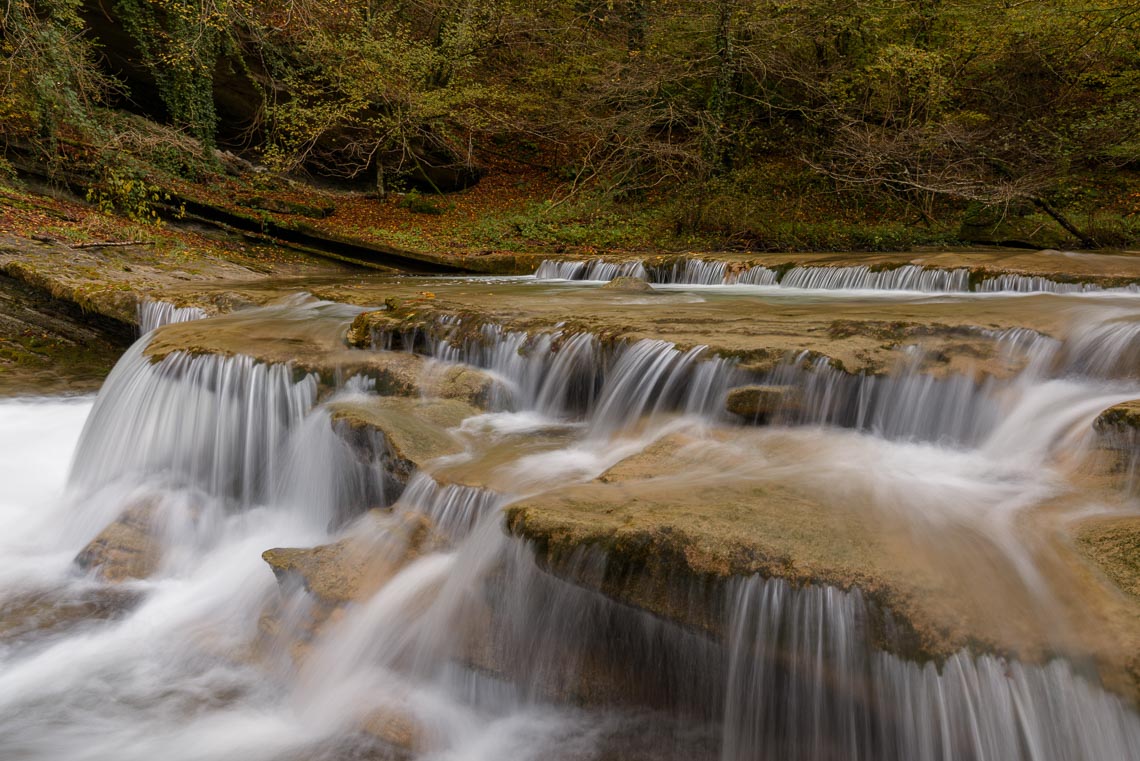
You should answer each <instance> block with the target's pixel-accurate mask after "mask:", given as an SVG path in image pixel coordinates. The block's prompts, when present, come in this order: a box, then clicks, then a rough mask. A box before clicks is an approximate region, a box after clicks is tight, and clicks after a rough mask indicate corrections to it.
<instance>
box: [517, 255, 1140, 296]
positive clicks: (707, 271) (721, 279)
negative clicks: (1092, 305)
mask: <svg viewBox="0 0 1140 761" xmlns="http://www.w3.org/2000/svg"><path fill="white" fill-rule="evenodd" d="M619 275H621V276H629V277H637V278H641V279H643V280H648V281H650V282H652V283H660V284H666V285H762V286H778V287H780V288H798V289H805V290H831V291H838V290H871V291H904V292H915V293H971V292H977V293H1058V294H1071V293H1108V294H1137V293H1140V285H1137V284H1130V285H1124V286H1116V287H1104V286H1100V285H1096V284H1094V283H1063V282H1059V281H1056V280H1051V279H1049V278H1047V277H1043V276H1033V275H1008V274H1007V275H1000V276H997V277H991V278H985V279H983V280H982V281H981V282H979V283H976V284H975V286H973V287H971V284H970V270H969V269H967V268H965V267H959V268H956V269H952V270H946V269H937V268H930V267H923V266H920V265H917V264H904V265H899V266H896V267H885V268H882V269H872V268H871V267H870V266H867V265H857V266H845V267H829V266H797V267H793V268H791V269H789V270H788V271H787V272H785V273H784V274H783V276H782V277H781V276H780V274H779V272H778V271H777V270H773V269H769V268H768V267H765V266H763V265H753V266H750V267H748V268H746V269H744V270H741V271H737V270H734V269H732V268H731V267H730V266H729V265H728V263H727V262H724V261H718V260H710V259H680V260H677V261H675V262H674V263H672V264H667V265H653V266H646V265H644V264H643V263H642V262H624V263H621V264H618V263H613V262H604V261H601V260H589V261H586V260H580V261H555V260H551V259H548V260H546V261H544V262H542V263H541V264H540V265H539V267H538V270H537V271H536V272H535V277H536V278H537V279H539V280H599V281H600V280H612V279H613V278H615V277H618V276H619Z"/></svg>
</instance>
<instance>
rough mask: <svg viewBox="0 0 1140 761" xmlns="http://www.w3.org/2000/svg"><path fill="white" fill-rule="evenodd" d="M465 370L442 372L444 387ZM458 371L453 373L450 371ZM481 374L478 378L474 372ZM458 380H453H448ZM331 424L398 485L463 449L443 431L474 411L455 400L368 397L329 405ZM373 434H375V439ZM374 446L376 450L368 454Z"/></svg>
mask: <svg viewBox="0 0 1140 761" xmlns="http://www.w3.org/2000/svg"><path fill="white" fill-rule="evenodd" d="M464 369H465V368H448V371H447V376H448V377H446V378H444V379H443V382H444V383H448V384H451V386H452V389H451V390H452V391H454V390H455V388H456V387H459V388H462V384H463V382H464V381H465V380H466V381H470V382H475V383H477V382H478V379H477V378H465V377H464V376H466V375H467V374H466V373H464V372H463V370H464ZM452 371H458V372H452ZM476 375H481V374H476ZM454 376H458V377H454ZM329 411H330V412H331V413H332V419H333V423H334V424H336V425H341V426H345V427H347V428H348V429H349V431H348V433H349V434H350V435H351V437H352V441H353V442H354V444H355V445H356V446H358V447H361V448H363V450H364V451H363V454H364V456H365V457H366V458H367V459H372V460H375V459H380V460H383V461H384V462H385V464H386V466H387V468H388V470H389V471H390V472H391V473H392V475H393V477H394V478H395V479H396V480H397V481H398V482H399V483H400V484H401V485H402V484H406V483H407V481H408V478H410V477H411V475H412V473H414V472H415V471H417V470H420V469H422V468H423V467H424V465H426V464H427V463H428V462H430V461H432V460H434V459H436V458H439V457H444V456H447V455H453V454H458V453H460V452H462V451H463V444H462V443H461V442H460V441H459V440H458V439H457V438H456V437H455V436H453V435H452V434H451V433H450V432H449V429H451V428H454V427H456V426H458V425H459V424H460V423H461V422H462V421H463V420H464V419H466V418H468V417H471V416H472V415H475V414H477V413H478V410H477V409H475V408H474V407H472V406H470V405H468V404H466V403H464V402H461V401H458V400H456V399H433V400H420V399H408V398H406V397H373V398H368V399H365V400H362V401H347V402H333V403H332V404H330V405H329ZM374 434H379V438H377V437H376V436H375V435H374ZM377 446H381V447H383V450H382V451H379V452H376V451H368V450H370V449H375V448H376V447H377Z"/></svg>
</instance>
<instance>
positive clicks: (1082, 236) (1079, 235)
mask: <svg viewBox="0 0 1140 761" xmlns="http://www.w3.org/2000/svg"><path fill="white" fill-rule="evenodd" d="M1030 200H1032V201H1033V203H1034V205H1035V206H1037V208H1039V209H1041V211H1043V212H1045V213H1046V214H1048V215H1049V216H1050V217H1052V218H1053V219H1054V220H1055V221H1056V222H1057V224H1059V225H1060V226H1061V227H1063V228H1065V230H1066V231H1068V232H1069V233H1070V234H1071V235H1072V236H1073V237H1075V238H1076V239H1077V240H1079V241H1080V242H1081V245H1082V246H1084V247H1085V248H1100V244H1099V243H1097V242H1096V240H1095V239H1093V238H1092V237H1090V236H1089V235H1088V234H1087V233H1083V232H1081V231H1080V230H1078V229H1077V227H1076V225H1074V224H1073V223H1072V222H1070V221H1069V220H1068V219H1066V218H1065V216H1064V215H1063V214H1061V212H1059V211H1057V210H1056V209H1055V208H1053V205H1052V204H1051V203H1049V202H1048V201H1046V200H1045V199H1044V198H1040V197H1034V198H1032V199H1030Z"/></svg>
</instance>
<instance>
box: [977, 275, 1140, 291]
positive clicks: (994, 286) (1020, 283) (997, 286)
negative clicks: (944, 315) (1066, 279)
mask: <svg viewBox="0 0 1140 761" xmlns="http://www.w3.org/2000/svg"><path fill="white" fill-rule="evenodd" d="M978 290H979V291H981V292H982V293H999V292H1014V293H1098V292H1107V293H1140V285H1135V284H1133V285H1126V286H1119V287H1112V288H1105V287H1103V286H1100V285H1095V284H1093V283H1062V282H1058V281H1056V280H1050V279H1049V278H1046V277H1041V276H1031V275H999V276H997V277H991V278H986V279H985V280H983V281H982V282H981V283H980V284H979V285H978Z"/></svg>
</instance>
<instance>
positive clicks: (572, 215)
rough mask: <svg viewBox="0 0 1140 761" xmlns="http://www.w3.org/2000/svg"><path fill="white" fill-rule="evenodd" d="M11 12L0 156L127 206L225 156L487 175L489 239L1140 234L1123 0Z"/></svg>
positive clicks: (817, 240)
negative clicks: (492, 201)
mask: <svg viewBox="0 0 1140 761" xmlns="http://www.w3.org/2000/svg"><path fill="white" fill-rule="evenodd" d="M0 23H2V34H3V39H2V48H0V138H2V140H3V160H2V162H0V171H2V172H3V173H4V174H5V175H7V176H9V177H17V176H34V177H37V178H39V179H40V180H41V181H43V180H46V181H48V182H64V183H67V184H69V185H71V186H79V187H80V188H81V189H83V188H86V195H87V198H88V200H93V201H95V202H97V203H98V204H100V205H101V206H103V207H106V208H109V209H115V210H118V211H120V212H123V213H125V214H127V215H128V216H135V217H140V218H146V217H148V216H149V215H150V214H151V211H150V208H149V205H150V203H151V201H153V200H155V199H157V198H161V197H162V195H163V194H164V191H165V189H166V188H168V187H169V186H170V185H171V183H172V182H188V183H190V184H192V185H199V186H209V185H210V183H211V182H214V181H215V180H216V178H217V177H219V176H221V175H223V174H225V172H226V162H227V161H229V162H230V163H231V164H233V163H234V162H237V163H238V164H240V166H242V167H245V168H246V169H248V168H251V167H252V168H254V169H256V170H257V171H258V172H262V173H276V174H282V175H285V176H288V177H290V178H293V179H294V180H295V181H297V182H302V183H309V184H311V185H313V186H314V187H320V188H325V189H332V190H336V191H345V192H351V193H355V194H367V195H370V196H374V197H376V198H380V199H385V198H386V199H389V200H391V199H393V198H398V199H400V200H399V202H400V203H402V204H404V205H405V206H407V207H409V208H411V209H412V210H413V211H416V210H419V211H421V212H423V213H427V214H432V213H441V212H446V210H447V209H448V208H449V207H448V203H447V201H446V198H447V195H446V194H450V193H453V192H455V191H461V190H467V191H468V192H471V193H478V192H480V190H479V188H480V184H481V183H484V182H485V181H486V180H487V179H488V178H499V180H500V186H499V187H500V188H503V187H505V188H507V191H506V195H507V196H508V197H507V199H506V201H505V206H504V208H505V211H502V212H501V216H502V219H501V220H498V227H496V226H495V225H496V222H495V221H491V220H485V221H484V224H483V225H482V226H481V227H480V228H479V229H478V230H474V229H470V230H464V231H460V232H458V233H457V234H458V235H475V234H477V233H478V234H480V235H483V236H484V237H485V238H487V239H488V240H489V243H490V244H491V245H495V244H502V245H507V244H508V243H509V241H508V240H507V238H512V237H513V238H514V239H515V240H514V244H515V245H517V244H518V243H519V241H523V242H526V243H530V244H534V245H541V244H546V243H569V244H575V243H580V242H582V241H583V240H586V239H592V240H596V241H600V242H601V243H602V244H607V243H608V244H610V245H613V246H615V247H622V246H626V247H629V246H634V247H636V246H642V247H657V248H662V247H664V248H668V247H670V246H676V245H677V244H678V242H682V243H683V244H687V245H692V246H703V247H706V248H725V249H749V250H758V251H763V250H823V249H853V250H862V249H866V250H875V249H898V248H906V247H908V246H913V245H917V244H924V243H925V244H934V245H952V244H956V243H1007V244H1011V245H1024V246H1031V247H1037V248H1044V247H1050V246H1052V247H1061V246H1073V247H1085V248H1093V247H1127V246H1129V245H1133V244H1134V243H1135V241H1136V240H1137V238H1138V237H1140V3H1136V2H1119V1H1114V0H1022V1H1019V2H988V1H983V0H846V1H842V2H832V1H825V0H710V1H707V2H698V1H697V0H610V1H609V2H601V1H600V0H555V1H554V2H548V3H533V2H523V1H522V0H407V1H398V2H386V1H381V0H369V1H368V2H333V1H332V0H290V1H288V2H285V1H283V0H270V1H269V2H253V1H252V0H99V1H93V0H39V1H38V2H30V1H28V0H12V1H11V2H9V3H8V4H7V7H6V11H5V13H4V16H3V19H2V21H0ZM515 175H518V176H520V177H527V178H539V179H538V185H539V187H540V189H539V190H537V191H528V192H519V193H518V194H517V196H518V197H511V193H510V188H511V187H512V186H511V185H510V183H509V178H511V177H513V176H515ZM503 178H508V182H506V183H505V184H504V183H503V182H502V180H503ZM522 185H523V183H522V182H519V183H518V186H519V187H522ZM409 193H410V194H411V195H410V200H409V195H408V194H409ZM439 194H444V195H443V196H440V198H437V195H439ZM440 199H443V200H440Z"/></svg>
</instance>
